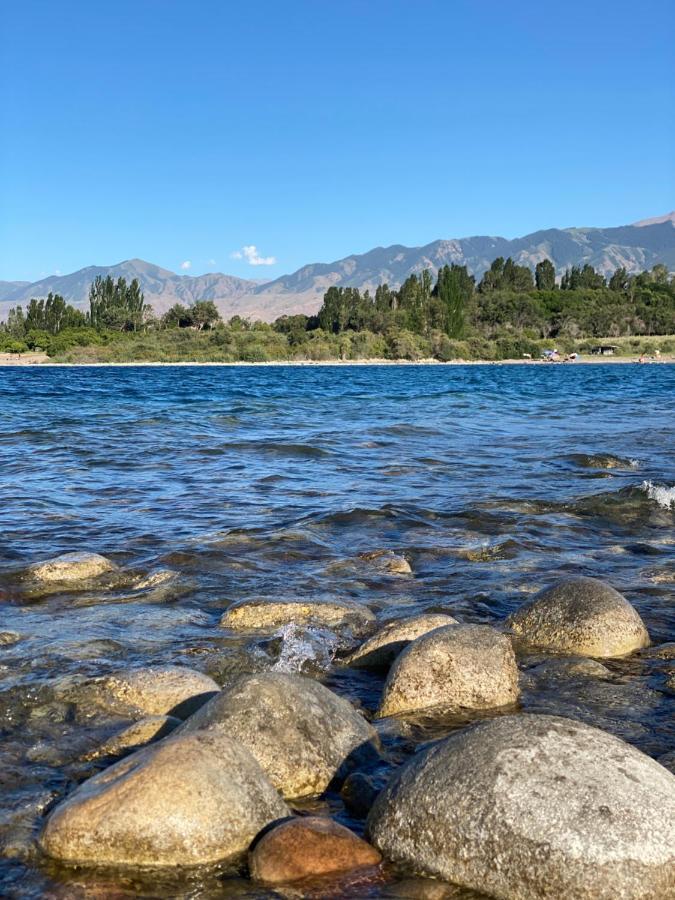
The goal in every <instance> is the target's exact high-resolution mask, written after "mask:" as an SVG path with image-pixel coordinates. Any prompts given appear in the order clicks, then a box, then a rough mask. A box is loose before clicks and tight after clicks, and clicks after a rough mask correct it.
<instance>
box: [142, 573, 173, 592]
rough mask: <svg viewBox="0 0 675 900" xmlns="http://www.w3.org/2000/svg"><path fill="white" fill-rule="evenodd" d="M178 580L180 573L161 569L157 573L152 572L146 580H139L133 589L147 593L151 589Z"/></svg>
mask: <svg viewBox="0 0 675 900" xmlns="http://www.w3.org/2000/svg"><path fill="white" fill-rule="evenodd" d="M177 578H178V572H174V571H173V569H159V570H158V571H157V572H151V573H150V574H149V575H146V576H145V577H144V578H141V579H139V581H137V582H136V583H135V584H134V585H133V588H134V590H135V591H146V590H149V589H150V588H155V587H160V586H161V585H165V584H169V583H170V582H172V581H175V580H176V579H177Z"/></svg>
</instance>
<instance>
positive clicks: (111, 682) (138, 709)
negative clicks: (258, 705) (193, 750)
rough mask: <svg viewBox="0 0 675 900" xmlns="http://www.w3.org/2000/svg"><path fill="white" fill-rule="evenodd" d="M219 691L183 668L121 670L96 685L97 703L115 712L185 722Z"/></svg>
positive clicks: (205, 677) (204, 677) (200, 674)
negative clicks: (176, 719) (169, 718)
mask: <svg viewBox="0 0 675 900" xmlns="http://www.w3.org/2000/svg"><path fill="white" fill-rule="evenodd" d="M219 690H220V687H219V685H218V684H217V683H216V682H215V681H214V680H213V678H209V676H208V675H204V674H203V672H197V671H196V670H195V669H188V668H187V667H185V666H144V667H142V668H138V669H125V670H124V671H120V672H116V673H115V674H114V675H108V676H106V677H105V678H104V679H103V681H102V682H101V683H100V685H97V692H98V693H99V701H100V703H101V704H102V705H103V706H106V707H107V708H109V709H112V710H114V711H115V712H120V713H127V712H128V713H130V714H138V713H140V714H142V715H143V716H163V715H172V716H177V717H178V718H179V719H186V718H187V717H188V716H189V715H191V714H192V713H193V712H195V710H197V709H199V707H200V706H202V705H203V704H204V703H205V702H206V701H207V700H210V699H211V697H213V695H214V694H215V693H216V692H218V691H219Z"/></svg>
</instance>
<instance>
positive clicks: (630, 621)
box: [507, 578, 649, 658]
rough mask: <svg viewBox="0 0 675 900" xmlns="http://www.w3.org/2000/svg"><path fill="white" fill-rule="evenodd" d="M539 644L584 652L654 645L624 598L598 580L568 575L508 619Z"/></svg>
mask: <svg viewBox="0 0 675 900" xmlns="http://www.w3.org/2000/svg"><path fill="white" fill-rule="evenodd" d="M507 624H508V625H509V627H510V628H511V630H512V631H513V632H514V633H515V634H517V635H519V636H520V637H522V639H523V640H524V641H525V642H526V643H528V644H530V645H531V646H534V647H543V648H546V649H548V650H555V651H557V652H562V653H575V654H578V655H580V656H595V657H601V658H604V657H615V656H626V655H627V654H629V653H632V652H633V651H635V650H639V649H641V648H642V647H647V646H648V645H649V635H648V633H647V629H646V628H645V626H644V625H643V623H642V619H641V618H640V616H639V615H638V614H637V612H636V611H635V609H633V607H632V606H631V605H630V603H629V602H628V601H627V600H626V598H625V597H624V596H622V595H621V594H620V593H619V592H618V591H615V590H614V588H613V587H610V585H608V584H605V583H604V582H602V581H598V580H597V579H596V578H566V579H564V580H563V581H559V582H558V583H557V584H554V585H553V586H552V587H550V588H546V589H545V590H543V591H540V592H539V593H538V594H536V595H535V596H534V597H532V598H531V599H530V600H528V601H526V602H525V603H523V605H522V606H521V607H520V608H519V609H517V610H516V612H515V613H513V615H512V616H510V617H509V619H508V622H507Z"/></svg>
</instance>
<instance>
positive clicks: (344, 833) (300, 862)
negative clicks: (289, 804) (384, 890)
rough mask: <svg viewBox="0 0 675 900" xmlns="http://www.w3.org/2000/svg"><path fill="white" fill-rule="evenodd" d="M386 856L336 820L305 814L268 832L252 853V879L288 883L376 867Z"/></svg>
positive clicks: (250, 868)
mask: <svg viewBox="0 0 675 900" xmlns="http://www.w3.org/2000/svg"><path fill="white" fill-rule="evenodd" d="M381 861H382V856H381V855H380V853H379V852H378V851H377V850H376V849H375V848H374V847H371V845H370V844H368V843H367V842H366V841H364V840H363V839H362V838H360V837H358V836H357V835H355V834H354V832H353V831H350V830H349V829H348V828H345V827H344V826H343V825H338V823H337V822H333V820H332V819H324V818H320V817H319V816H304V817H302V818H298V819H291V820H289V821H287V822H282V823H281V824H280V825H277V826H276V827H275V828H273V829H272V830H271V831H268V832H267V833H266V834H265V835H264V836H263V837H262V838H261V839H260V841H258V843H257V844H256V846H255V847H254V849H253V850H252V851H251V852H250V853H249V857H248V866H249V871H250V873H251V878H253V879H254V880H255V881H263V882H265V883H266V884H284V883H287V882H292V881H297V880H299V879H302V878H312V877H317V876H321V875H329V874H331V873H333V872H349V871H351V870H353V869H359V868H362V867H363V866H376V865H378V864H379V863H380V862H381Z"/></svg>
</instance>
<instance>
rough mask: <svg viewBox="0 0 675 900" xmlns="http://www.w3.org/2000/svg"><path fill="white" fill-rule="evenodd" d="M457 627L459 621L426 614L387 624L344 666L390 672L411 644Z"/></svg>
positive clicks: (354, 653) (359, 648) (443, 616)
mask: <svg viewBox="0 0 675 900" xmlns="http://www.w3.org/2000/svg"><path fill="white" fill-rule="evenodd" d="M458 624H459V623H458V621H457V619H454V618H453V617H452V616H446V615H443V614H441V613H427V614H424V615H421V616H413V617H412V618H411V619H397V620H396V621H394V622H387V624H386V625H383V626H382V628H380V630H379V631H377V632H376V633H375V634H374V635H373V636H372V637H371V638H368V640H367V641H366V642H365V643H364V644H361V646H360V647H357V648H356V650H354V652H353V653H351V654H350V655H349V656H348V657H347V658H346V659H345V661H344V662H345V664H346V665H348V666H352V667H354V668H359V669H388V668H389V666H390V665H391V664H392V663H393V661H394V660H395V659H396V657H397V656H398V655H399V653H401V651H402V650H405V648H406V647H407V646H408V644H409V643H410V642H411V641H414V640H415V639H416V638H418V637H420V636H421V635H423V634H426V633H427V632H428V631H433V630H434V628H441V627H443V626H444V625H458Z"/></svg>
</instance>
